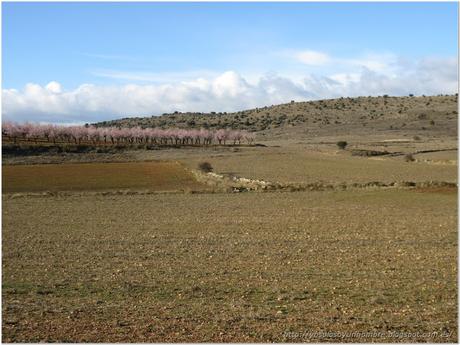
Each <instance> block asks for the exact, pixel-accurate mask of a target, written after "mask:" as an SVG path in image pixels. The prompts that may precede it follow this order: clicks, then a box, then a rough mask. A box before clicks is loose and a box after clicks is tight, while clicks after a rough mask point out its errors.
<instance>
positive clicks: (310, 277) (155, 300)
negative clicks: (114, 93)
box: [3, 191, 457, 342]
mask: <svg viewBox="0 0 460 345" xmlns="http://www.w3.org/2000/svg"><path fill="white" fill-rule="evenodd" d="M178 209H180V210H181V212H180V213H178V212H177V210H178ZM24 214H27V217H24V216H23V215H24ZM350 214H352V215H353V216H352V217H350ZM456 224H457V215H456V194H455V193H454V194H444V193H417V192H414V191H361V192H353V193H350V192H314V193H282V194H279V193H264V194H257V193H252V194H251V193H248V194H242V195H235V194H200V195H194V194H190V195H150V196H114V197H97V196H87V197H81V196H79V197H66V198H60V199H55V198H31V199H27V198H21V199H13V200H4V211H3V229H4V230H3V260H4V269H3V301H4V302H3V315H4V316H3V317H4V322H3V334H4V338H3V340H4V341H7V342H8V341H21V342H25V341H34V342H38V341H43V340H45V341H60V342H65V341H73V342H81V341H92V342H97V341H105V342H119V341H121V342H127V341H138V342H143V341H151V342H153V341H157V342H165V341H166V342H167V341H174V342H177V341H179V342H197V341H293V340H294V341H295V340H296V339H289V338H286V332H290V331H291V332H303V331H319V330H323V331H324V330H328V331H342V332H352V331H367V332H369V331H375V330H378V331H382V332H391V331H404V332H420V333H425V332H433V331H438V332H440V334H441V333H443V332H445V333H446V335H447V338H442V337H434V338H432V339H429V338H427V337H424V338H416V339H413V340H417V341H421V340H430V341H454V340H455V339H456V336H457V333H456V332H457V321H456V317H457V314H456V313H457V304H456V298H455V296H456V291H457V285H456V284H457V279H456V274H457V268H456V265H455V262H456V255H457V233H456ZM434 229H435V230H436V231H433V230H434ZM304 340H309V341H315V340H316V341H324V340H327V338H324V337H318V338H312V339H304ZM370 340H371V341H381V342H382V341H394V340H395V339H391V338H389V337H383V338H376V339H370ZM396 340H397V339H396ZM297 341H299V339H297Z"/></svg>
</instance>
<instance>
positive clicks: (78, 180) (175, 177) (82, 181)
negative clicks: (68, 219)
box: [2, 161, 203, 193]
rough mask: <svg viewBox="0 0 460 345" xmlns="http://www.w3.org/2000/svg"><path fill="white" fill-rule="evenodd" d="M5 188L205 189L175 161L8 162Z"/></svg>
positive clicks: (10, 190)
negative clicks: (13, 163) (24, 163)
mask: <svg viewBox="0 0 460 345" xmlns="http://www.w3.org/2000/svg"><path fill="white" fill-rule="evenodd" d="M2 182H3V192H4V193H5V192H6V193H12V192H15V193H16V192H40V191H85V190H114V189H134V190H136V189H149V190H179V189H187V188H189V189H190V188H198V189H200V188H201V189H202V188H203V186H202V185H200V184H199V183H198V182H196V181H195V179H194V177H193V176H192V174H191V173H190V172H189V171H187V170H186V169H184V168H183V167H182V166H181V165H180V164H179V163H175V162H159V161H158V162H131V163H126V162H125V163H87V164H35V165H5V166H3V173H2Z"/></svg>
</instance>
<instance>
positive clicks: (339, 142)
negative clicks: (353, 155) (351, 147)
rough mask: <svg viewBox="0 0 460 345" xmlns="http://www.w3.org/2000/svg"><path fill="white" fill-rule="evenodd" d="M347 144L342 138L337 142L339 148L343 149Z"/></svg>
mask: <svg viewBox="0 0 460 345" xmlns="http://www.w3.org/2000/svg"><path fill="white" fill-rule="evenodd" d="M347 145H348V143H347V142H346V141H343V140H341V141H338V142H337V146H338V148H339V149H341V150H345V148H346V147H347Z"/></svg>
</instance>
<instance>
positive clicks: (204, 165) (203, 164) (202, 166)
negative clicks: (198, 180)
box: [198, 162, 213, 173]
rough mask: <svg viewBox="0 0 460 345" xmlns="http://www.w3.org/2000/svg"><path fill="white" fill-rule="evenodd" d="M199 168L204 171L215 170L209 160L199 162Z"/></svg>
mask: <svg viewBox="0 0 460 345" xmlns="http://www.w3.org/2000/svg"><path fill="white" fill-rule="evenodd" d="M198 169H200V171H202V172H204V173H209V172H212V171H213V168H212V165H211V163H209V162H201V163H200V164H198Z"/></svg>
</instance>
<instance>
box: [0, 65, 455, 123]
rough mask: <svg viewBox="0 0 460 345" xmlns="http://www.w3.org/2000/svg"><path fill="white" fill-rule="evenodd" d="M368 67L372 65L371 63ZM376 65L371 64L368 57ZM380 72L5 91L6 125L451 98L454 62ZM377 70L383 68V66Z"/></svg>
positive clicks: (375, 68) (364, 68) (229, 75)
mask: <svg viewBox="0 0 460 345" xmlns="http://www.w3.org/2000/svg"><path fill="white" fill-rule="evenodd" d="M371 60H372V59H371ZM374 60H377V59H375V57H374ZM385 61H386V63H385V67H384V68H383V67H382V66H381V65H376V64H365V63H356V64H354V65H353V64H351V63H350V65H351V66H352V67H354V68H352V69H351V70H349V71H344V72H340V73H331V74H327V75H312V74H306V75H304V77H302V78H299V75H301V74H299V75H298V76H297V77H296V78H293V77H286V76H282V75H278V74H274V73H272V74H268V75H264V76H259V78H258V79H257V80H254V79H252V78H251V82H248V79H247V78H245V77H243V76H242V75H240V74H238V73H237V72H235V71H228V72H225V73H222V74H220V75H217V76H214V77H209V76H207V77H197V78H195V79H190V80H185V79H187V78H184V80H183V81H174V82H163V83H159V84H158V83H156V84H145V85H144V84H143V85H139V84H135V83H130V84H126V85H121V86H100V85H94V84H83V85H80V86H79V87H77V88H76V89H73V90H65V89H63V88H62V87H61V85H60V84H59V83H58V82H56V81H53V82H50V83H48V84H47V85H45V86H41V85H37V84H33V83H29V84H27V85H25V87H24V88H23V89H22V90H16V89H3V91H2V93H3V108H2V113H3V116H4V118H5V119H11V120H16V121H27V120H29V121H37V122H60V123H73V122H80V123H81V122H83V123H84V122H95V121H100V120H109V119H114V118H119V117H126V116H141V115H158V114H161V113H163V112H172V111H176V110H177V111H184V112H185V111H201V112H208V111H227V112H229V111H237V110H243V109H248V108H253V107H260V106H265V105H272V104H279V103H284V102H289V101H290V100H296V101H302V100H312V99H323V98H334V97H341V96H344V97H346V96H367V95H382V94H390V95H408V94H409V93H413V94H416V95H417V94H418V95H421V94H426V95H429V94H439V93H444V94H445V93H456V92H457V88H458V82H457V60H456V58H425V59H421V60H418V61H407V60H401V59H397V58H391V59H390V58H387V59H386V60H385ZM382 64H383V63H382Z"/></svg>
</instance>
